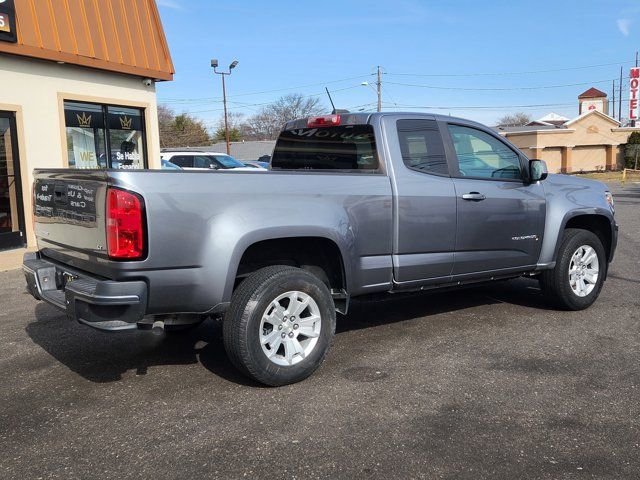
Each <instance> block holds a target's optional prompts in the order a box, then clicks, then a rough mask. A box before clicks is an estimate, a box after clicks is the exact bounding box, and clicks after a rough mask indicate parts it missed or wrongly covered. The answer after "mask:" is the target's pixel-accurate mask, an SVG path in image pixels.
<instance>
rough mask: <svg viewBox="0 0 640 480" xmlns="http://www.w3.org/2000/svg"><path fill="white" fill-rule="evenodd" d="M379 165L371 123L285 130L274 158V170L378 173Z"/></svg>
mask: <svg viewBox="0 0 640 480" xmlns="http://www.w3.org/2000/svg"><path fill="white" fill-rule="evenodd" d="M379 167H380V162H379V160H378V154H377V151H376V140H375V135H374V131H373V127H372V126H371V125H340V126H330V127H311V128H297V129H292V130H285V131H283V132H282V133H281V134H280V136H279V137H278V141H277V142H276V146H275V149H274V151H273V157H272V159H271V169H272V170H312V171H332V170H333V171H343V172H345V171H346V172H359V173H378V172H379Z"/></svg>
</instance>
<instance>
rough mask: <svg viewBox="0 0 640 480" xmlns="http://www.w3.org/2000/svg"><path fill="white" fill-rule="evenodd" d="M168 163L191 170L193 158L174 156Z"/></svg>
mask: <svg viewBox="0 0 640 480" xmlns="http://www.w3.org/2000/svg"><path fill="white" fill-rule="evenodd" d="M169 161H170V162H171V163H173V164H174V165H178V166H179V167H182V168H193V156H187V155H176V156H175V157H171V158H170V159H169Z"/></svg>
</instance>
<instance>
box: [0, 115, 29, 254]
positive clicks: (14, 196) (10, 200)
mask: <svg viewBox="0 0 640 480" xmlns="http://www.w3.org/2000/svg"><path fill="white" fill-rule="evenodd" d="M24 244H25V235H24V211H23V208H22V188H21V181H20V159H19V158H18V141H17V138H16V119H15V114H14V113H13V112H3V111H0V250H7V249H10V248H18V247H22V246H24Z"/></svg>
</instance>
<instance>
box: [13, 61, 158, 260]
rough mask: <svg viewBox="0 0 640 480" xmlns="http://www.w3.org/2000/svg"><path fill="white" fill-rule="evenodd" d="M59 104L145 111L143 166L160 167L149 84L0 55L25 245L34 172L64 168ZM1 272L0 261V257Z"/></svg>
mask: <svg viewBox="0 0 640 480" xmlns="http://www.w3.org/2000/svg"><path fill="white" fill-rule="evenodd" d="M63 100H77V101H93V102H99V103H106V104H115V105H125V106H135V107H139V108H144V109H145V123H146V133H147V145H146V149H147V156H148V161H149V168H159V167H160V140H159V131H158V116H157V102H156V92H155V85H152V86H150V87H146V86H144V85H143V83H142V79H141V78H139V77H132V76H128V75H121V74H117V73H111V72H104V71H100V70H93V69H88V68H83V67H76V66H74V65H68V64H62V65H60V64H57V63H54V62H47V61H42V60H35V59H31V58H24V57H18V56H12V55H3V54H0V110H9V111H15V112H16V123H17V130H18V132H17V133H18V145H19V153H20V165H21V175H22V190H23V198H24V211H25V224H26V229H27V240H28V245H29V246H31V247H33V246H34V245H35V239H34V237H33V232H32V224H31V213H30V212H31V209H32V205H31V195H30V192H31V184H32V178H33V177H32V172H33V169H34V168H61V167H65V166H66V136H65V135H64V114H63V111H62V101H63ZM0 268H2V258H0Z"/></svg>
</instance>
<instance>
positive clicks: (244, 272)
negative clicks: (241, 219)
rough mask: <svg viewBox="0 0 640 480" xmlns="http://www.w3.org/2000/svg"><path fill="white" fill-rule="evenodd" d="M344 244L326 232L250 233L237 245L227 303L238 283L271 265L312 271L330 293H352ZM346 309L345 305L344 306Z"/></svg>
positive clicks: (308, 230) (279, 231) (310, 230)
mask: <svg viewBox="0 0 640 480" xmlns="http://www.w3.org/2000/svg"><path fill="white" fill-rule="evenodd" d="M348 258H350V257H349V256H348V253H347V249H346V248H345V246H344V244H343V242H341V240H340V239H339V238H338V235H336V234H335V233H334V232H331V231H327V230H324V229H315V228H314V229H301V230H298V231H291V229H290V228H289V229H286V230H280V229H275V230H272V229H269V230H265V231H259V232H251V233H250V234H247V235H246V236H244V237H243V238H242V239H240V241H239V242H238V243H237V245H236V247H235V249H234V252H233V255H232V258H231V262H230V265H229V272H228V274H227V280H226V284H225V289H224V298H225V300H226V301H229V300H230V299H231V295H232V294H233V291H234V290H235V288H236V287H237V286H238V285H239V283H240V282H241V281H242V280H243V279H244V278H246V277H247V276H249V275H250V274H251V273H253V272H255V271H257V270H259V269H261V268H264V267H267V266H272V265H290V266H295V267H300V268H304V269H305V270H308V271H311V272H312V273H314V274H316V275H317V276H318V277H320V278H321V280H323V281H324V282H325V283H326V284H327V286H328V287H329V289H330V290H331V291H333V292H335V293H336V297H340V295H338V294H337V293H338V292H344V294H345V296H346V295H347V292H349V290H350V289H349V287H350V280H351V275H349V272H350V269H351V266H350V265H349V264H348V263H346V262H345V259H348ZM345 309H346V305H345Z"/></svg>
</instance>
